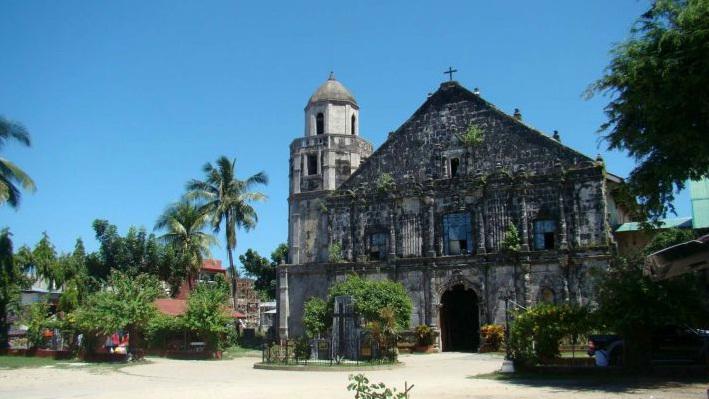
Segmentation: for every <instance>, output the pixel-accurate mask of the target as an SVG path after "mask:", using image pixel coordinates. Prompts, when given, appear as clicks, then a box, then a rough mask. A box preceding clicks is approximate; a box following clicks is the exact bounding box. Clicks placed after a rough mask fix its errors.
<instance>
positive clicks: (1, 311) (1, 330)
mask: <svg viewBox="0 0 709 399" xmlns="http://www.w3.org/2000/svg"><path fill="white" fill-rule="evenodd" d="M9 330H10V325H9V323H8V322H7V305H6V304H5V303H2V304H0V349H6V348H9V347H10V342H9V337H8V335H9Z"/></svg>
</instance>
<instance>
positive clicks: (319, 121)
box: [315, 112, 325, 134]
mask: <svg viewBox="0 0 709 399" xmlns="http://www.w3.org/2000/svg"><path fill="white" fill-rule="evenodd" d="M315 131H316V133H317V134H323V133H325V117H324V116H323V114H322V112H320V113H319V114H318V115H317V116H316V117H315Z"/></svg>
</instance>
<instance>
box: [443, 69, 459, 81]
mask: <svg viewBox="0 0 709 399" xmlns="http://www.w3.org/2000/svg"><path fill="white" fill-rule="evenodd" d="M454 72H458V70H457V69H453V67H451V66H449V67H448V70H447V71H445V72H443V74H444V75H448V80H450V81H453V73H454Z"/></svg>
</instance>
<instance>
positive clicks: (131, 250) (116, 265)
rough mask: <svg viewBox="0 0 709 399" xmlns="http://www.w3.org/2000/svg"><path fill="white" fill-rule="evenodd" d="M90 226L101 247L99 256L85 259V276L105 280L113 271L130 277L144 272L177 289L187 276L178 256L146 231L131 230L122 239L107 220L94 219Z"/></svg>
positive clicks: (97, 254) (141, 229) (93, 255)
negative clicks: (86, 272)
mask: <svg viewBox="0 0 709 399" xmlns="http://www.w3.org/2000/svg"><path fill="white" fill-rule="evenodd" d="M93 227H94V231H95V233H96V239H97V240H98V242H99V244H100V245H99V250H98V253H96V254H89V255H87V256H86V265H87V270H88V274H89V275H90V276H92V277H93V278H95V279H97V280H99V281H105V280H106V278H107V277H108V274H109V273H110V271H111V270H113V269H115V270H118V271H121V272H123V273H127V274H129V275H131V276H136V275H138V274H142V273H147V274H150V275H153V276H156V277H158V278H159V279H160V280H163V281H167V282H169V283H170V284H171V285H173V286H179V282H180V281H182V280H183V279H184V278H185V277H186V276H185V273H184V269H183V268H182V267H181V265H183V264H184V263H183V260H182V259H181V254H180V253H178V252H177V251H176V250H175V249H174V248H173V247H172V246H170V245H165V244H162V243H161V242H160V241H159V240H158V239H157V237H156V236H155V235H154V234H147V233H146V232H145V229H143V228H140V229H138V228H136V227H130V228H129V229H128V233H127V234H126V235H125V236H123V237H122V236H121V235H119V234H118V229H117V227H116V226H115V225H112V224H110V223H109V222H108V221H107V220H95V221H94V223H93Z"/></svg>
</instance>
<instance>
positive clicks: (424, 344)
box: [416, 324, 433, 353]
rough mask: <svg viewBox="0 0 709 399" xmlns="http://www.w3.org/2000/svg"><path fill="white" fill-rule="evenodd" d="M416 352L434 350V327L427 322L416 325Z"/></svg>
mask: <svg viewBox="0 0 709 399" xmlns="http://www.w3.org/2000/svg"><path fill="white" fill-rule="evenodd" d="M416 352H421V353H430V352H433V329H432V328H431V327H429V326H427V325H425V324H421V325H419V326H418V327H416Z"/></svg>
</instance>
